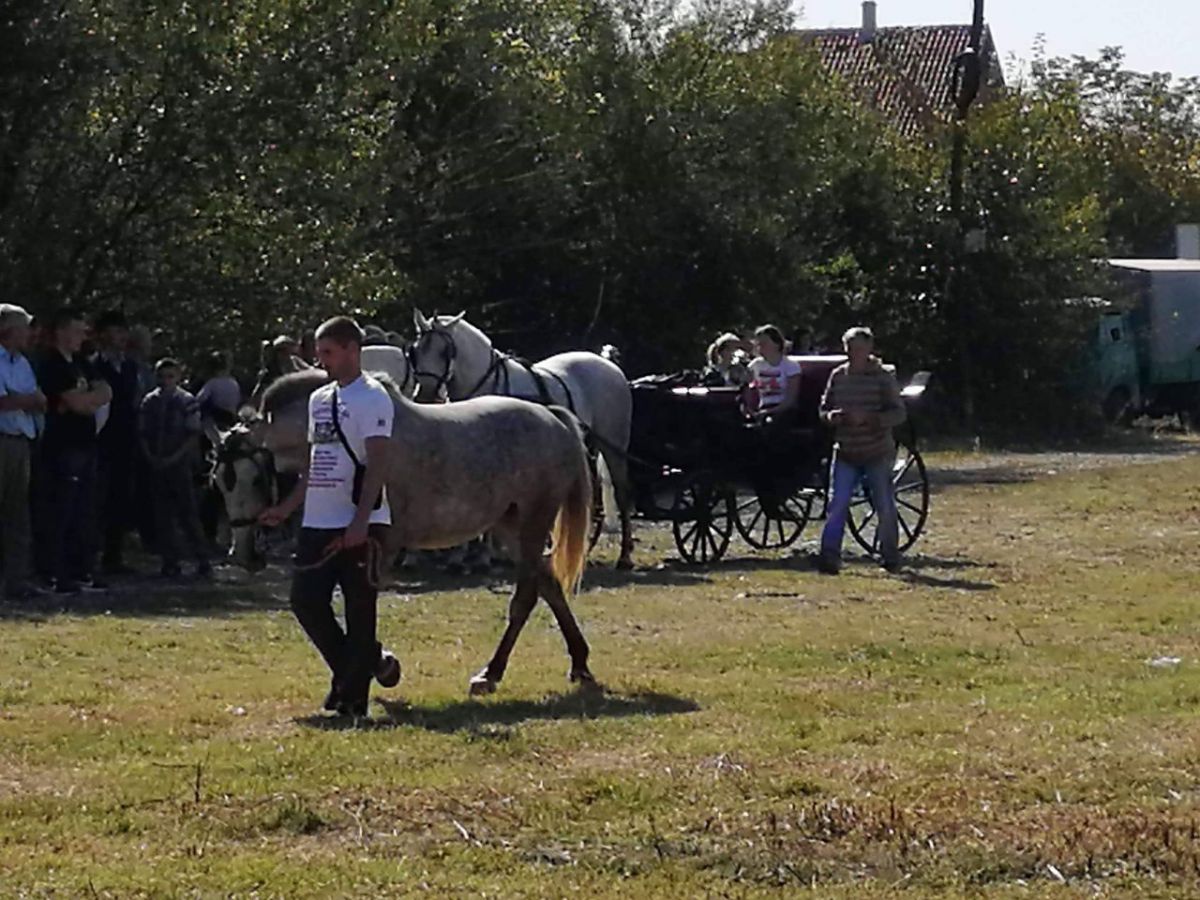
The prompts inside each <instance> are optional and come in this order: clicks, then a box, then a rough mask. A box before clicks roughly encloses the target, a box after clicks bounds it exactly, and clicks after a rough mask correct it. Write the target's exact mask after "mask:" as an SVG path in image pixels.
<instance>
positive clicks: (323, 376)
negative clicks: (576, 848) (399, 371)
mask: <svg viewBox="0 0 1200 900" xmlns="http://www.w3.org/2000/svg"><path fill="white" fill-rule="evenodd" d="M367 374H368V375H370V376H371V377H372V378H374V379H375V380H376V381H378V382H379V383H380V384H382V385H383V386H384V388H385V389H386V390H387V392H388V393H389V394H391V396H392V399H393V400H395V399H396V398H398V397H399V396H400V389H399V387H397V385H396V382H395V379H393V378H392V376H390V375H388V374H387V373H386V372H367ZM329 381H330V378H329V374H328V373H327V372H326V371H325V370H324V369H302V370H300V371H299V372H290V373H289V374H287V375H284V376H282V377H281V378H277V379H276V380H275V381H273V382H271V386H270V387H268V388H267V389H266V391H265V392H264V393H263V397H262V404H261V406H262V410H261V411H262V413H263V414H264V415H265V414H267V413H273V412H278V411H279V410H281V409H283V408H284V407H285V406H291V405H292V404H293V403H296V402H298V401H300V400H305V399H307V398H308V396H309V395H310V394H311V393H312V392H313V391H315V390H316V389H317V388H319V387H321V385H324V384H328V383H329Z"/></svg>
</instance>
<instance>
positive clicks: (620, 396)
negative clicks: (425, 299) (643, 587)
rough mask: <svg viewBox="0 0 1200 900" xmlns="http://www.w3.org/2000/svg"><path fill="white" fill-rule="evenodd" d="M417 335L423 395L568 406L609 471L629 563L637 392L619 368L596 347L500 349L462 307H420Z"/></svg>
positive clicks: (622, 561)
mask: <svg viewBox="0 0 1200 900" xmlns="http://www.w3.org/2000/svg"><path fill="white" fill-rule="evenodd" d="M413 321H414V324H415V325H416V329H417V337H416V340H415V341H414V343H413V345H412V348H411V349H410V351H409V353H410V359H409V365H410V367H411V374H412V377H413V379H414V380H415V381H416V383H417V385H418V392H417V397H418V399H430V400H436V399H437V398H438V397H440V395H441V393H442V391H443V390H444V391H445V393H446V396H447V397H448V398H449V399H450V400H469V399H471V398H473V397H481V396H485V395H488V394H499V395H501V396H506V397H520V398H523V399H526V400H532V401H535V402H538V403H542V404H554V405H556V406H562V407H566V408H567V409H569V410H571V412H573V413H574V414H575V415H576V417H578V419H579V421H580V422H582V423H583V425H584V427H585V428H586V429H587V431H588V433H589V443H590V445H591V446H592V447H593V448H594V449H596V450H599V452H600V454H601V456H603V458H604V464H605V466H606V467H607V469H608V472H609V475H610V477H611V478H612V485H613V494H614V497H615V499H616V502H617V509H618V511H619V512H620V516H621V554H620V557H619V559H618V560H617V567H618V568H622V569H627V568H632V566H633V560H632V553H633V535H632V531H631V526H630V519H629V516H630V504H631V501H632V490H631V485H630V483H629V466H628V461H627V459H626V454H627V453H628V452H629V431H630V427H631V421H632V418H633V396H632V395H631V394H630V391H629V383H628V382H627V381H626V379H625V373H624V372H622V371H621V369H620V368H619V367H618V366H617V365H615V364H614V363H612V362H610V361H609V360H607V359H604V358H602V357H600V356H597V355H596V354H595V353H587V352H579V351H576V352H570V353H559V354H557V355H555V356H551V357H549V358H547V359H543V360H542V361H541V362H538V363H534V364H532V365H530V364H528V363H525V362H522V361H520V360H518V359H515V358H513V357H511V356H509V355H507V354H504V353H501V352H500V351H498V350H496V349H495V348H494V347H493V346H492V342H491V340H490V339H489V338H488V337H487V335H485V334H484V333H483V332H482V331H480V330H479V329H478V328H476V327H475V326H474V325H472V324H471V323H470V322H468V321H466V319H465V318H464V316H463V314H460V315H457V316H434V317H433V318H427V317H426V316H425V315H424V314H423V313H422V312H421V311H420V310H415V311H414V314H413Z"/></svg>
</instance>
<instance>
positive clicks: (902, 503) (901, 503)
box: [896, 497, 923, 516]
mask: <svg viewBox="0 0 1200 900" xmlns="http://www.w3.org/2000/svg"><path fill="white" fill-rule="evenodd" d="M896 506H898V507H900V506H903V507H904V508H905V509H910V510H912V511H913V512H914V513H916V514H917V515H918V516H919V515H921V513H922V512H923V510H922V509H921V507H919V506H913V505H912V504H911V503H909V502H908V501H907V500H901V499H900V498H899V497H897V498H896Z"/></svg>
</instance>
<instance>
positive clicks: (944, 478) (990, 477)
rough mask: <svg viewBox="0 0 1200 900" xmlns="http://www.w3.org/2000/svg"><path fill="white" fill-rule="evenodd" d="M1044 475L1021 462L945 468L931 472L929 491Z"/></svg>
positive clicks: (1015, 481)
mask: <svg viewBox="0 0 1200 900" xmlns="http://www.w3.org/2000/svg"><path fill="white" fill-rule="evenodd" d="M1041 477H1044V476H1043V475H1041V474H1039V473H1038V472H1037V471H1035V470H1031V469H1029V468H1028V467H1023V466H1021V465H1020V464H1019V463H1013V464H1012V465H1010V466H983V467H981V468H978V469H954V468H945V469H938V470H935V471H931V472H930V473H929V492H930V493H931V494H937V493H940V492H941V491H943V490H945V489H946V488H949V487H964V486H969V485H975V484H1028V483H1030V482H1032V481H1036V480H1038V478H1041Z"/></svg>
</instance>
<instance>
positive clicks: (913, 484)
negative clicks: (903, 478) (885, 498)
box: [896, 481, 925, 494]
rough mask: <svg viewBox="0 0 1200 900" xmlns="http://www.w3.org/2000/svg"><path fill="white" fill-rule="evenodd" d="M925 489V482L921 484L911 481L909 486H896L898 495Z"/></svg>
mask: <svg viewBox="0 0 1200 900" xmlns="http://www.w3.org/2000/svg"><path fill="white" fill-rule="evenodd" d="M923 487H925V484H924V482H921V481H910V482H908V483H907V484H898V485H896V493H897V494H903V493H907V492H910V491H919V490H921V488H923Z"/></svg>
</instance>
